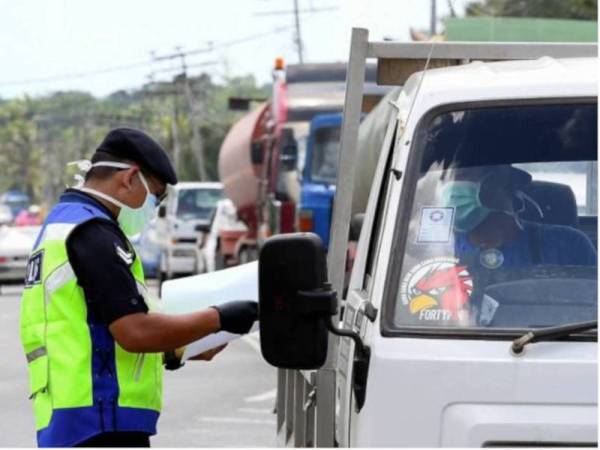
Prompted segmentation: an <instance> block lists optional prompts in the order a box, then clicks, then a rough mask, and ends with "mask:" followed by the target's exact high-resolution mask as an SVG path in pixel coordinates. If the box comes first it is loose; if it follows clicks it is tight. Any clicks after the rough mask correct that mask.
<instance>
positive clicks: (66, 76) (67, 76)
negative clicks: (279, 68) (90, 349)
mask: <svg viewBox="0 0 600 450" xmlns="http://www.w3.org/2000/svg"><path fill="white" fill-rule="evenodd" d="M287 30H288V28H287V27H278V28H274V29H272V30H271V31H267V32H264V33H257V34H254V35H250V36H246V37H243V38H239V39H233V40H230V41H226V42H222V43H219V44H212V43H211V47H210V50H207V48H203V49H194V50H189V51H184V52H178V53H174V54H171V55H163V56H158V57H155V59H154V60H146V61H138V62H135V63H131V64H124V65H119V66H112V67H106V68H100V69H94V70H86V71H80V72H70V73H62V74H57V75H51V76H47V77H39V78H29V79H25V80H9V81H0V87H5V86H19V85H27V84H39V83H49V82H53V81H67V80H74V79H78V78H91V77H94V76H97V75H105V74H107V73H113V72H121V71H127V70H132V69H138V68H140V67H147V66H149V65H152V64H155V61H156V60H166V59H175V58H178V57H180V56H179V55H181V54H183V55H186V56H190V55H194V54H198V53H206V52H207V51H212V50H216V49H220V48H228V47H232V46H235V45H239V44H244V43H246V42H250V41H253V40H256V39H260V38H263V37H267V36H270V35H272V34H277V33H281V32H284V31H287Z"/></svg>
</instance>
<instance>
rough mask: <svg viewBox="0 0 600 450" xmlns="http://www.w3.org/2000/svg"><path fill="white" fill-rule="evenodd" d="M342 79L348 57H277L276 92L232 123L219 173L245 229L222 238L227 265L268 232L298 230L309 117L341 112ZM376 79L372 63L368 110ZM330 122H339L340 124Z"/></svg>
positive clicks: (254, 251) (253, 252)
mask: <svg viewBox="0 0 600 450" xmlns="http://www.w3.org/2000/svg"><path fill="white" fill-rule="evenodd" d="M345 79H346V65H345V64H343V63H325V64H303V65H290V66H288V67H287V68H285V67H284V65H283V61H281V60H277V61H276V64H275V69H274V70H273V88H272V94H271V97H270V98H269V99H268V100H267V101H265V102H262V103H258V104H257V105H255V107H254V108H253V109H252V111H250V112H249V113H247V114H246V115H245V116H244V117H242V118H241V119H240V120H239V121H238V122H237V123H235V124H234V125H233V127H232V128H231V129H230V130H229V132H228V134H227V136H226V137H225V139H224V141H223V143H222V145H221V149H220V152H219V178H220V181H221V182H222V183H223V187H224V190H225V194H226V196H227V197H228V198H230V199H231V200H232V202H233V203H234V205H235V206H236V208H237V214H238V217H239V218H240V219H241V220H242V221H243V222H244V223H245V224H246V226H247V228H248V229H247V231H240V232H238V233H239V236H238V238H237V242H236V244H235V245H234V246H231V245H229V246H226V245H219V244H217V257H218V258H219V259H220V260H221V261H224V262H225V266H231V265H235V264H238V263H245V262H249V261H253V260H255V259H256V258H257V256H258V249H259V248H260V246H261V243H262V242H263V241H264V240H265V239H267V238H268V237H270V236H272V235H276V234H282V233H290V232H293V231H297V230H298V217H297V212H298V208H297V206H298V202H299V200H300V194H301V187H302V178H301V177H302V169H303V165H304V161H305V156H306V154H307V152H310V149H309V148H308V146H310V145H311V144H310V143H311V142H313V140H312V139H310V132H311V131H310V130H311V128H310V123H311V120H312V119H313V118H315V117H316V116H318V115H323V114H333V113H340V112H341V111H342V108H343V103H344V89H345V84H344V83H345ZM374 79H375V67H374V66H369V67H368V68H367V70H366V81H367V88H366V90H365V96H364V100H363V104H364V107H365V109H367V110H369V109H371V108H372V107H373V105H375V104H376V103H377V101H378V100H379V99H380V98H381V97H382V95H383V93H384V92H385V90H383V89H382V88H380V87H377V86H376V85H375V83H374V82H373V80H374ZM331 126H334V127H337V128H339V123H332V125H331ZM227 239H228V241H231V236H227ZM223 242H224V240H223Z"/></svg>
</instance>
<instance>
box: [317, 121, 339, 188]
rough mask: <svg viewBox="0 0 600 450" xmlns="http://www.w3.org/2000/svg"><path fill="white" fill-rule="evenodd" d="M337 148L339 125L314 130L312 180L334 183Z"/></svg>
mask: <svg viewBox="0 0 600 450" xmlns="http://www.w3.org/2000/svg"><path fill="white" fill-rule="evenodd" d="M339 148H340V127H339V126H335V127H327V128H319V129H318V130H317V131H316V132H315V138H314V148H313V154H312V167H311V169H312V170H311V176H312V179H313V181H317V182H320V183H327V184H335V181H336V177H337V167H338V154H339Z"/></svg>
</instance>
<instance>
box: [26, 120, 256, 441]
mask: <svg viewBox="0 0 600 450" xmlns="http://www.w3.org/2000/svg"><path fill="white" fill-rule="evenodd" d="M176 183H177V177H176V175H175V171H174V170H173V167H172V166H171V163H170V162H169V159H168V157H167V155H166V153H165V151H164V150H163V149H162V148H161V146H160V145H159V144H158V143H156V142H155V141H154V140H152V139H151V138H150V137H149V136H148V135H146V134H145V133H143V132H141V131H138V130H134V129H129V128H119V129H115V130H113V131H111V132H110V133H109V134H108V135H107V136H106V137H105V139H104V140H103V142H102V143H101V144H100V146H99V147H98V149H97V150H96V152H95V154H94V155H93V158H92V160H91V167H89V171H88V172H87V174H86V177H85V183H84V184H83V186H82V187H80V188H78V189H67V190H66V191H65V192H64V194H63V195H62V196H61V197H60V200H59V202H58V203H57V204H56V205H55V206H54V208H53V209H52V210H51V211H50V213H49V214H48V217H47V219H46V221H45V222H44V224H43V226H42V229H41V232H40V235H39V237H38V238H37V241H36V243H35V245H34V249H33V251H32V254H31V256H30V260H29V264H28V268H27V275H26V280H25V290H24V294H23V299H22V309H21V340H22V344H23V347H24V350H25V354H26V357H27V362H28V368H29V376H30V389H31V399H32V401H33V408H34V412H35V422H36V430H37V441H38V445H39V446H53V447H56V446H59V447H67V446H94V447H101V446H118V447H135V446H142V447H144V446H145V447H147V446H149V436H150V435H153V434H155V433H156V423H157V420H158V416H159V413H160V409H161V394H162V370H163V361H164V360H166V361H167V365H168V366H169V367H170V368H175V367H178V366H179V364H178V360H177V358H176V357H174V350H175V349H177V348H180V347H182V346H185V345H187V344H189V343H191V342H193V341H195V340H197V339H200V338H202V337H204V336H207V335H209V334H211V333H215V332H217V331H219V330H224V331H229V332H232V333H237V334H244V333H247V332H248V331H249V330H250V328H251V326H252V324H253V322H254V321H255V320H256V318H257V311H256V309H257V305H256V302H251V301H236V302H229V303H224V304H221V305H219V306H215V307H212V308H208V309H206V310H204V311H200V312H195V313H190V314H184V315H177V316H172V315H166V314H161V313H160V312H157V306H156V304H155V303H154V302H153V301H152V299H151V297H150V296H149V295H148V293H147V290H146V288H145V286H144V275H143V270H142V263H141V261H140V258H139V257H138V256H137V255H136V253H135V251H134V248H133V247H132V245H131V243H130V242H129V240H128V236H133V235H135V234H137V233H139V232H141V231H142V230H143V229H144V227H145V226H146V225H147V223H148V221H149V220H150V219H151V218H152V216H153V215H154V213H155V209H156V207H157V205H158V204H159V202H160V201H161V200H162V199H163V197H164V196H165V192H166V186H167V184H176ZM219 350H220V349H217V350H214V351H211V352H207V353H206V354H204V355H201V356H200V359H211V358H212V357H213V356H214V354H215V353H217V352H218V351H219Z"/></svg>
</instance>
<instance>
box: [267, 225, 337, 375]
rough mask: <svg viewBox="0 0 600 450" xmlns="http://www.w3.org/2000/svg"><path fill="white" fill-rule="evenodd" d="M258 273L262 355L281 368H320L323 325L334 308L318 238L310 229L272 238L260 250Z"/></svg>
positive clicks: (324, 354) (323, 353) (323, 352)
mask: <svg viewBox="0 0 600 450" xmlns="http://www.w3.org/2000/svg"><path fill="white" fill-rule="evenodd" d="M258 273H259V279H258V286H259V320H260V347H261V351H262V355H263V357H264V358H265V360H266V361H267V362H268V363H269V364H271V365H273V366H275V367H279V368H285V369H304V370H308V369H317V368H319V367H321V366H322V365H323V364H324V363H325V360H326V358H327V343H328V331H327V330H328V329H327V324H328V322H329V321H330V320H331V316H332V315H334V314H335V313H336V311H337V298H336V295H335V292H332V291H331V289H329V286H328V284H327V283H326V279H327V263H326V259H325V249H324V248H323V243H322V242H321V239H320V238H319V237H318V236H317V235H316V234H314V233H293V234H285V235H277V236H273V237H271V238H270V239H268V240H267V241H266V242H265V244H264V246H263V248H262V250H261V252H260V257H259V269H258Z"/></svg>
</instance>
